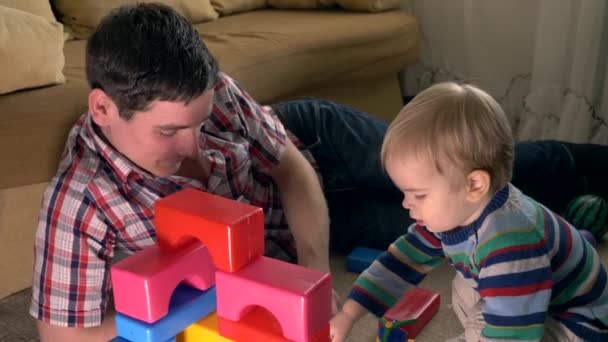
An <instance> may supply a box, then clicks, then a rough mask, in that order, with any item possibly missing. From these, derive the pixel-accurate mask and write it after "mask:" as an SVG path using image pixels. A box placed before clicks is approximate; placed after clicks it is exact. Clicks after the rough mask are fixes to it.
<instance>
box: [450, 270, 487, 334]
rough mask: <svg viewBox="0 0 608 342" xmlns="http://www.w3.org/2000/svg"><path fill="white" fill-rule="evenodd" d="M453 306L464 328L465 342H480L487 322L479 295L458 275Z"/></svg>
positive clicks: (454, 286) (455, 280) (453, 291)
mask: <svg viewBox="0 0 608 342" xmlns="http://www.w3.org/2000/svg"><path fill="white" fill-rule="evenodd" d="M452 306H453V310H454V312H455V313H456V316H458V320H459V321H460V324H462V327H463V328H464V337H465V340H466V341H480V340H481V339H480V337H481V329H482V328H483V326H484V325H485V322H484V320H483V316H482V314H481V303H480V300H479V294H478V293H477V291H475V290H473V288H472V287H471V286H470V285H469V284H468V283H467V282H466V280H465V279H464V278H463V277H462V276H461V275H460V274H456V276H455V277H454V280H453V281H452Z"/></svg>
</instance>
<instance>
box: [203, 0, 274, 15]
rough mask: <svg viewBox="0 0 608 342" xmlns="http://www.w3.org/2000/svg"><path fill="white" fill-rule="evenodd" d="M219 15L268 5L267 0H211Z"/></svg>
mask: <svg viewBox="0 0 608 342" xmlns="http://www.w3.org/2000/svg"><path fill="white" fill-rule="evenodd" d="M211 4H212V5H213V8H215V10H216V11H217V12H218V13H219V14H220V15H228V14H234V13H241V12H247V11H251V10H255V9H259V8H264V7H267V6H268V0H211Z"/></svg>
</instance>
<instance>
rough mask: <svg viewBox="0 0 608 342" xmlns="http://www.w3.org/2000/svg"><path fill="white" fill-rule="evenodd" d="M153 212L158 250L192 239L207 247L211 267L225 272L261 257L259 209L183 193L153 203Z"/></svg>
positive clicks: (199, 193)
mask: <svg viewBox="0 0 608 342" xmlns="http://www.w3.org/2000/svg"><path fill="white" fill-rule="evenodd" d="M154 210H155V218H154V220H155V224H156V234H157V237H158V243H159V244H160V245H161V247H170V248H176V247H177V246H179V245H180V244H181V243H183V241H184V240H186V239H187V238H189V237H193V238H195V239H198V240H200V241H201V242H202V243H203V244H205V246H207V248H208V249H209V253H211V257H212V258H213V261H214V263H215V266H216V267H217V268H218V269H220V270H223V271H226V272H235V271H237V270H238V269H240V268H242V267H243V266H245V265H247V264H249V262H250V261H251V260H253V259H255V258H256V257H259V256H261V255H262V254H264V212H263V211H262V209H261V208H258V207H254V206H251V205H248V204H244V203H240V202H237V201H234V200H230V199H226V198H224V197H220V196H216V195H212V194H208V193H206V192H202V191H198V190H194V189H185V190H182V191H179V192H177V193H174V194H172V195H169V196H167V197H165V198H162V199H160V200H158V201H156V203H155V204H154Z"/></svg>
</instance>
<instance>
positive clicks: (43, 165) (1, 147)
mask: <svg viewBox="0 0 608 342" xmlns="http://www.w3.org/2000/svg"><path fill="white" fill-rule="evenodd" d="M378 23H382V24H381V25H379V24H378ZM196 28H197V29H198V30H199V32H201V35H202V37H203V38H204V40H205V41H206V43H207V45H208V46H209V49H210V50H211V52H212V53H213V54H214V55H215V56H216V57H217V59H218V61H219V63H220V67H221V68H222V69H223V70H224V71H225V72H227V73H228V74H229V75H230V76H232V77H234V78H235V79H236V80H237V81H239V83H240V84H241V85H243V86H244V87H245V89H246V90H248V91H249V92H250V93H251V94H252V95H253V96H254V97H255V98H256V99H257V100H258V101H260V102H261V103H270V102H272V101H273V100H274V99H277V98H280V97H283V96H286V95H289V94H292V93H294V92H297V91H304V90H306V89H310V88H313V87H314V88H317V87H319V88H323V87H324V86H331V85H336V84H340V83H346V82H349V81H351V80H357V82H364V81H365V80H366V79H377V78H381V77H388V75H396V73H397V71H399V70H401V69H403V68H404V67H405V66H407V65H410V64H412V63H413V62H414V61H415V58H416V52H417V43H418V31H417V24H416V20H415V19H414V17H413V16H412V15H410V14H407V13H405V12H402V11H389V12H382V13H374V14H362V13H356V12H346V11H281V10H272V9H268V10H261V11H254V12H248V13H242V14H236V15H231V16H227V17H222V18H221V19H219V20H216V21H210V22H206V23H203V24H199V25H196ZM85 46H86V41H84V40H72V41H67V42H66V43H65V47H64V54H65V58H66V65H65V68H64V74H65V76H66V78H67V82H66V83H65V84H62V85H59V86H54V87H46V88H40V89H33V90H28V91H18V92H15V93H12V94H10V95H9V96H0V113H2V115H0V137H2V144H0V156H2V160H9V161H11V162H10V163H6V164H5V165H3V167H2V168H0V189H5V188H12V187H16V186H20V185H26V184H32V183H37V182H44V181H48V180H49V179H50V178H51V177H52V176H53V175H54V174H55V171H56V170H57V163H58V161H59V155H60V153H61V150H62V148H63V145H64V143H65V139H66V136H67V134H68V130H69V128H70V127H71V126H72V124H73V123H74V121H75V120H76V119H77V118H78V116H79V115H80V114H82V113H83V112H84V111H85V110H86V106H87V94H88V85H87V83H86V78H85V68H84V67H85V58H84V56H85ZM287 75H289V76H287ZM15 146H19V148H14V147H15ZM40 146H44V148H40Z"/></svg>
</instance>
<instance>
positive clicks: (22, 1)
mask: <svg viewBox="0 0 608 342" xmlns="http://www.w3.org/2000/svg"><path fill="white" fill-rule="evenodd" d="M0 6H4V7H10V8H15V9H18V10H21V11H23V12H27V13H31V14H35V15H39V16H41V17H43V18H45V19H46V20H48V21H50V22H53V21H56V19H55V15H54V14H53V10H51V3H50V2H49V0H0Z"/></svg>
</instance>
